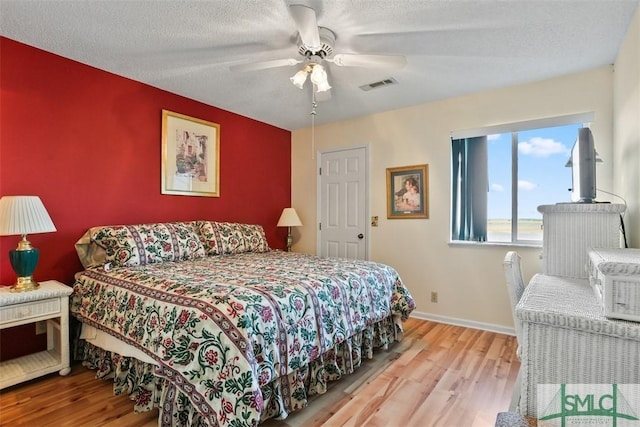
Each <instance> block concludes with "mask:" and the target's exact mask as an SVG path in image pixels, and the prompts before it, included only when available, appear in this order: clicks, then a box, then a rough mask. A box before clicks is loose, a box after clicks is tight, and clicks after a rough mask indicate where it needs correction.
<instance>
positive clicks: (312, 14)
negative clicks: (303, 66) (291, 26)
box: [289, 4, 321, 52]
mask: <svg viewBox="0 0 640 427" xmlns="http://www.w3.org/2000/svg"><path fill="white" fill-rule="evenodd" d="M289 9H291V16H292V17H293V20H294V21H295V23H296V27H298V33H300V38H301V39H302V43H303V44H304V45H305V46H306V48H307V49H309V50H310V51H312V52H316V51H318V50H320V47H321V44H320V33H319V31H318V21H317V19H316V11H315V10H313V9H311V8H310V7H308V6H305V5H302V4H292V5H290V6H289Z"/></svg>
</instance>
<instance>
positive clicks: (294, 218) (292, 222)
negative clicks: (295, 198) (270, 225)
mask: <svg viewBox="0 0 640 427" xmlns="http://www.w3.org/2000/svg"><path fill="white" fill-rule="evenodd" d="M301 225H302V223H301V222H300V218H298V214H297V213H296V210H295V209H294V208H284V209H283V210H282V214H281V215H280V219H279V220H278V227H287V252H291V243H293V237H291V227H299V226H301Z"/></svg>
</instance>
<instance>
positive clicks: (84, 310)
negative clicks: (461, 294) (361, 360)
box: [71, 251, 415, 426]
mask: <svg viewBox="0 0 640 427" xmlns="http://www.w3.org/2000/svg"><path fill="white" fill-rule="evenodd" d="M414 307H415V304H414V301H413V299H412V297H411V295H410V294H409V292H408V290H407V289H406V288H405V287H404V285H403V284H402V282H401V280H400V278H399V276H398V274H397V272H396V271H395V270H394V269H392V268H391V267H389V266H386V265H383V264H379V263H375V262H368V261H357V260H346V259H323V258H317V257H314V256H310V255H304V254H296V253H287V252H281V251H270V252H266V253H259V254H258V253H253V254H252V253H246V254H237V255H233V256H225V257H219V256H215V257H207V258H202V259H199V260H193V261H184V262H166V263H159V264H150V265H145V266H137V267H118V268H114V269H111V270H110V271H105V270H104V269H102V268H93V269H88V270H85V271H84V272H82V273H80V274H78V275H77V277H76V283H75V285H74V293H73V295H72V298H71V311H72V313H73V314H74V315H75V316H76V317H78V318H79V319H80V320H81V321H82V322H85V323H88V324H91V325H93V326H95V327H97V328H99V329H101V330H103V331H106V332H108V333H109V334H111V335H113V336H115V337H117V338H119V339H121V340H123V341H125V342H127V343H128V344H131V345H133V346H135V347H137V348H139V349H141V350H142V351H144V352H145V353H146V354H148V355H149V356H151V357H152V358H153V359H154V360H156V362H157V364H158V366H159V368H158V369H156V375H159V376H161V377H164V378H166V379H167V380H169V381H170V382H171V383H173V384H175V385H176V386H177V388H178V389H179V390H180V391H181V392H182V393H184V395H186V396H188V399H189V400H190V403H191V405H193V407H195V408H196V409H197V411H198V412H199V413H200V415H201V416H202V418H203V420H204V422H205V423H206V424H209V425H210V426H254V425H257V424H258V423H259V422H260V419H261V413H262V412H263V410H264V409H265V408H264V407H265V402H264V399H263V393H262V392H261V389H264V388H265V386H266V385H268V384H269V383H270V382H272V381H274V380H275V379H278V380H281V379H282V378H287V376H288V375H289V374H291V373H292V372H295V371H296V370H299V369H300V368H302V367H304V366H307V365H309V364H310V363H311V362H312V361H314V360H316V359H318V358H322V356H323V355H324V354H326V353H330V352H331V351H334V350H335V348H336V346H337V345H338V344H340V343H342V342H344V341H345V340H347V339H348V338H349V337H352V336H354V335H355V334H357V333H359V332H362V331H364V330H365V329H367V328H371V326H372V325H374V324H376V323H377V322H380V321H382V320H383V319H385V318H388V317H389V316H392V317H393V319H394V320H395V321H396V324H397V325H399V324H400V321H401V320H405V319H406V318H407V317H408V315H409V314H410V312H411V311H412V310H413V309H414ZM279 388H280V389H281V390H279V392H280V393H282V394H283V395H284V396H285V399H284V400H285V405H286V401H287V400H288V397H287V390H288V388H289V387H288V386H287V384H286V383H285V382H283V383H280V384H279ZM292 388H294V387H292Z"/></svg>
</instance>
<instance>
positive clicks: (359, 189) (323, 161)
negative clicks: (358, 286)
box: [318, 147, 368, 259]
mask: <svg viewBox="0 0 640 427" xmlns="http://www.w3.org/2000/svg"><path fill="white" fill-rule="evenodd" d="M367 160H368V157H367V148H366V147H357V148H349V149H343V150H336V151H330V152H324V153H321V155H320V161H319V166H320V168H319V173H320V179H319V183H320V184H319V185H320V189H319V191H318V194H319V197H320V200H319V201H318V209H319V211H320V212H319V215H318V218H320V224H318V230H319V238H318V245H319V248H318V253H319V254H320V256H321V257H341V258H351V259H368V253H367V248H368V244H367V237H368V225H367V224H368V223H367V215H368V213H367V191H368V190H367V189H368V182H367V179H368V176H367V169H368V167H367Z"/></svg>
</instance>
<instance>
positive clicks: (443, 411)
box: [0, 319, 520, 427]
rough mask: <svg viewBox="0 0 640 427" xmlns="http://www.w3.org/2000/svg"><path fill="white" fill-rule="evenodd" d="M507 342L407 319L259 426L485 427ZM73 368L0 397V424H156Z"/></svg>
mask: <svg viewBox="0 0 640 427" xmlns="http://www.w3.org/2000/svg"><path fill="white" fill-rule="evenodd" d="M515 350H516V340H515V337H512V336H507V335H502V334H496V333H492V332H486V331H480V330H477V329H468V328H463V327H458V326H451V325H445V324H440V323H434V322H428V321H424V320H417V319H409V320H408V321H407V322H406V323H405V337H404V339H403V341H402V342H400V343H397V344H395V345H393V346H392V347H391V348H390V349H389V350H386V351H378V352H377V353H376V354H375V358H374V360H372V361H367V362H365V363H364V364H363V365H362V366H361V367H360V368H359V369H358V370H357V371H356V372H355V373H353V374H351V375H349V376H347V377H345V378H344V380H341V381H338V382H335V383H332V385H331V387H330V388H329V391H328V392H327V393H326V394H324V395H321V396H315V397H314V398H313V399H312V402H311V403H310V405H309V406H308V407H307V408H305V409H303V410H302V411H299V412H296V413H294V414H292V415H290V416H289V417H288V418H287V419H286V420H281V421H278V420H269V421H267V422H265V423H264V424H263V426H264V427H302V426H305V427H309V426H328V427H333V426H336V427H337V426H344V427H347V426H349V427H359V426H367V427H377V426H380V427H383V426H384V427H388V426H402V427H412V426H416V427H429V426H447V427H452V426H460V427H490V426H493V425H494V422H495V418H496V414H497V413H498V412H501V411H506V410H507V409H508V407H509V403H510V400H511V394H512V389H513V385H514V383H515V381H516V376H517V373H518V369H519V367H520V364H519V362H518V360H517V358H516V356H515ZM94 375H95V373H94V372H92V371H89V370H88V369H86V368H84V367H82V366H81V365H80V364H74V365H73V366H72V371H71V374H70V375H69V376H67V377H61V376H59V375H57V374H52V375H49V376H46V377H43V378H40V379H36V380H33V381H30V382H27V383H24V384H20V385H16V386H14V387H11V388H8V389H6V390H2V391H0V425H2V426H20V425H25V426H40V427H43V426H73V427H76V426H92V427H93V426H118V427H152V426H157V415H158V414H157V410H156V411H154V412H150V413H144V414H134V413H133V409H132V408H133V405H132V403H131V402H130V401H129V399H128V397H127V396H113V392H112V383H111V382H109V381H103V380H96V379H95V378H94Z"/></svg>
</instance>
